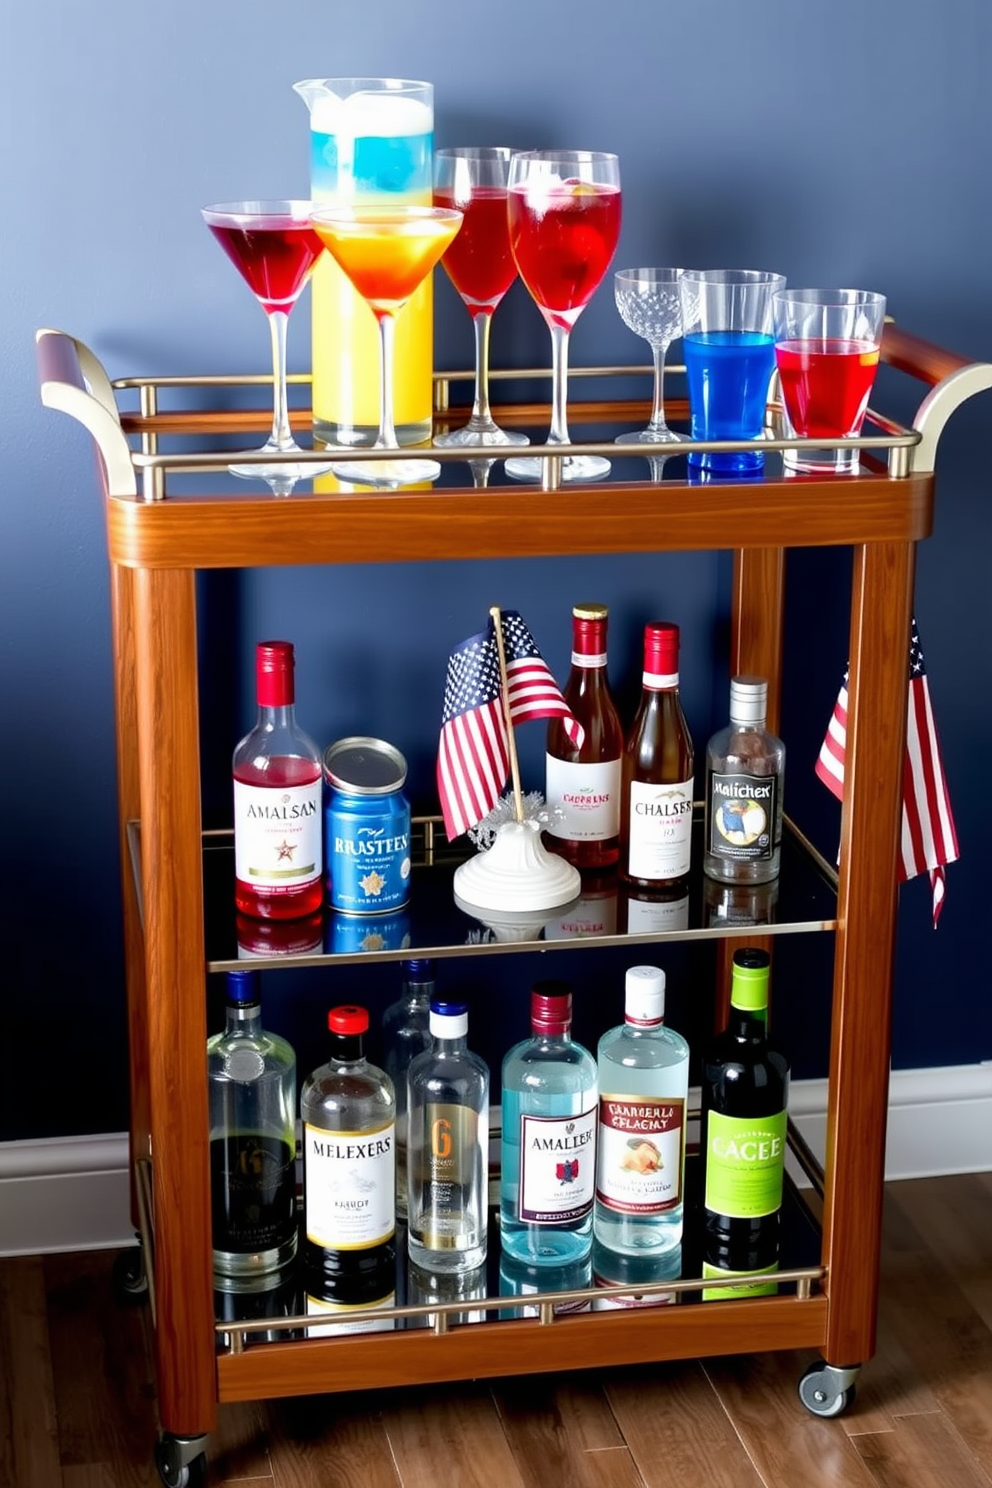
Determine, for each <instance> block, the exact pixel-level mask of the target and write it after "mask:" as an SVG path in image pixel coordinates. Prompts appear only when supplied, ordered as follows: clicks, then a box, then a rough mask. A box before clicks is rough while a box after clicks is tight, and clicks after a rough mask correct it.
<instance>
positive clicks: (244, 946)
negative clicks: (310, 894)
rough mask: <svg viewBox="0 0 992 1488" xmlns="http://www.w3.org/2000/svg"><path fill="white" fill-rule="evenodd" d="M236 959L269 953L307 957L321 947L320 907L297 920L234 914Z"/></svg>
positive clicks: (322, 927) (253, 958) (271, 954)
mask: <svg viewBox="0 0 992 1488" xmlns="http://www.w3.org/2000/svg"><path fill="white" fill-rule="evenodd" d="M235 926H236V930H237V936H238V960H239V961H258V960H263V959H266V958H268V957H271V956H306V955H309V954H311V953H312V952H313V951H320V950H322V949H323V946H324V915H323V911H322V910H318V911H317V912H316V914H312V915H306V916H305V917H304V918H303V919H299V920H254V919H252V918H251V916H250V915H243V914H239V915H237V916H236V920H235Z"/></svg>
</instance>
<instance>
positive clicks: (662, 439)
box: [613, 269, 684, 444]
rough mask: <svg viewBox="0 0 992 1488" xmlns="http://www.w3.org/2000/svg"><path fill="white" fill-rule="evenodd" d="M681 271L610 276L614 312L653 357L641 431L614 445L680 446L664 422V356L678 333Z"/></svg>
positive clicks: (638, 271) (624, 271)
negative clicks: (647, 412)
mask: <svg viewBox="0 0 992 1488" xmlns="http://www.w3.org/2000/svg"><path fill="white" fill-rule="evenodd" d="M681 276H682V270H681V269H618V270H617V272H616V273H615V274H614V276H613V292H614V294H615V296H616V301H617V309H618V310H619V311H620V317H621V319H622V320H623V323H624V325H625V326H628V327H629V329H630V330H632V331H633V332H634V335H635V336H641V337H643V339H644V340H645V341H646V342H647V343H648V345H649V346H650V348H651V354H652V356H653V358H654V399H653V401H652V404H651V419H650V422H649V423H648V425H647V428H645V429H635V430H633V431H631V432H630V433H627V434H618V435H617V437H616V443H617V444H681V443H683V440H684V436H683V435H682V434H675V433H673V432H672V430H671V429H670V428H669V427H668V425H667V424H666V423H665V389H664V382H665V354H666V352H667V351H668V348H669V347H670V346H671V344H672V342H673V341H674V340H675V339H676V338H677V337H678V336H681V334H682V302H681V300H680V298H679V279H680V278H681Z"/></svg>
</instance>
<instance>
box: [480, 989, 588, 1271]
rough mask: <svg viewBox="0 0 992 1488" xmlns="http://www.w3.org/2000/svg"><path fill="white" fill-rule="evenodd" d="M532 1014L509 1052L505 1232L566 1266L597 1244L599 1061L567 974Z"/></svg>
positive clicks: (505, 1237) (536, 1258)
mask: <svg viewBox="0 0 992 1488" xmlns="http://www.w3.org/2000/svg"><path fill="white" fill-rule="evenodd" d="M530 1016H531V1037H530V1038H528V1039H524V1040H523V1041H522V1042H521V1043H519V1044H515V1045H514V1047H513V1048H512V1049H511V1050H510V1051H509V1053H508V1054H507V1055H506V1058H505V1059H504V1060H503V1099H502V1138H501V1159H502V1161H501V1178H500V1235H501V1241H502V1246H503V1250H504V1252H506V1253H507V1254H508V1255H510V1256H512V1257H514V1258H516V1259H517V1260H522V1261H527V1262H529V1263H530V1264H531V1265H546V1266H562V1265H564V1264H566V1263H567V1262H569V1261H574V1260H581V1259H584V1258H585V1257H587V1256H589V1255H590V1253H591V1250H592V1206H593V1199H594V1196H595V1187H596V1115H597V1109H598V1097H597V1090H598V1087H597V1080H596V1061H595V1059H594V1058H593V1056H592V1055H591V1054H590V1053H589V1050H588V1049H585V1048H583V1046H582V1045H581V1044H577V1043H575V1042H573V1040H572V1036H571V1027H572V994H571V991H570V989H569V988H568V986H567V985H566V984H565V983H564V982H538V983H537V985H536V986H535V987H534V989H533V991H532V992H531V1012H530Z"/></svg>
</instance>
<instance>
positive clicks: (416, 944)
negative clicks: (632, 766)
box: [129, 807, 837, 972]
mask: <svg viewBox="0 0 992 1488" xmlns="http://www.w3.org/2000/svg"><path fill="white" fill-rule="evenodd" d="M694 833H695V837H694V844H693V854H692V860H693V863H694V864H695V865H697V866H696V867H694V869H693V872H692V873H691V874H690V877H689V881H688V889H687V892H684V893H681V892H680V893H679V894H677V895H667V896H653V897H651V896H641V895H639V894H637V893H636V892H634V891H632V890H630V889H629V888H628V887H627V886H626V885H624V884H622V883H621V882H620V880H619V877H618V875H617V874H616V873H615V872H607V873H604V874H601V875H599V876H597V877H595V878H592V877H584V879H583V884H582V889H581V891H580V894H579V896H578V898H577V899H575V900H572V901H571V902H570V903H569V904H567V905H561V906H558V907H557V908H556V909H551V910H547V911H541V912H532V913H530V914H529V915H528V916H527V917H526V919H522V918H521V917H520V916H516V917H515V922H512V923H511V922H507V921H503V922H501V921H500V920H499V919H498V917H497V916H495V915H494V914H490V915H488V917H486V916H485V912H484V911H481V910H480V911H478V913H474V912H470V911H469V910H468V909H467V908H461V907H459V904H458V902H456V899H455V894H454V889H453V879H454V872H455V869H456V868H457V866H458V864H459V863H461V862H463V861H464V859H465V857H466V843H465V841H464V839H461V841H460V842H459V843H456V844H455V845H454V846H452V845H449V844H448V843H447V842H446V840H445V838H444V832H443V828H442V827H441V824H440V821H439V820H437V819H435V818H432V817H425V818H416V819H415V820H414V823H413V860H414V861H413V871H412V875H411V881H412V887H411V894H410V902H409V904H407V905H406V906H405V907H404V908H403V909H401V910H397V911H395V912H394V913H387V914H382V915H365V916H360V915H347V914H340V913H338V912H336V911H333V910H330V909H325V910H323V911H321V912H319V913H318V914H316V915H313V916H311V917H309V918H308V919H305V920H293V921H284V922H282V923H279V922H275V921H256V920H250V919H248V918H247V917H245V916H240V915H236V914H235V909H234V838H233V832H231V831H217V832H206V833H204V835H203V884H204V900H205V911H206V913H205V921H206V931H205V933H206V953H207V970H208V971H211V972H221V971H234V970H237V969H238V968H239V967H243V966H244V965H245V963H246V961H252V962H253V963H254V964H256V965H258V966H264V965H266V964H271V965H273V966H277V965H278V966H282V967H285V966H320V965H342V964H346V963H349V962H352V963H357V962H362V961H368V960H376V961H398V960H402V959H404V958H406V957H408V956H432V957H435V958H437V957H445V956H464V955H472V956H475V955H493V954H500V953H502V954H505V953H508V952H514V951H525V950H528V949H540V950H544V951H548V950H566V949H575V946H576V944H577V943H578V942H582V944H583V945H597V946H621V947H622V946H631V945H637V944H641V945H647V944H655V943H657V942H659V941H668V940H673V941H691V940H712V939H719V938H721V937H727V936H735V935H740V934H742V933H745V932H747V931H751V930H755V929H758V930H760V933H761V934H762V935H791V934H805V933H808V932H810V931H821V930H833V929H835V928H836V925H837V920H836V914H837V902H836V876H835V874H834V873H833V871H832V870H831V868H830V866H829V864H827V863H826V862H825V860H824V859H822V858H821V857H820V856H819V854H818V853H816V851H815V850H814V849H813V848H812V847H811V846H810V844H809V843H808V842H807V841H806V839H805V838H804V837H803V836H802V834H801V833H799V832H798V830H797V829H796V828H795V826H794V825H793V824H792V823H791V822H789V821H788V820H787V821H786V824H785V831H784V834H783V843H782V870H781V873H780V875H779V877H778V879H777V880H776V881H775V882H773V883H771V884H762V885H753V886H751V885H726V884H718V883H716V882H715V881H713V880H711V879H708V878H706V877H705V875H704V874H703V873H702V870H701V868H700V867H699V866H698V865H699V864H700V863H701V862H702V856H703V853H702V822H701V812H700V810H699V808H698V807H697V812H696V821H695V823H694ZM129 839H130V843H131V853H132V861H133V863H134V865H135V871H136V872H137V873H138V881H139V885H140V871H139V870H138V864H139V863H140V829H139V826H138V824H137V823H136V822H132V823H131V824H130V829H129Z"/></svg>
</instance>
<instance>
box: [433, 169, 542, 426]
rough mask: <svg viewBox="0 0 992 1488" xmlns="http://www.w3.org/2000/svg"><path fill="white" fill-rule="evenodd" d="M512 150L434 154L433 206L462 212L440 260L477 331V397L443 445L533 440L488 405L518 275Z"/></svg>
mask: <svg viewBox="0 0 992 1488" xmlns="http://www.w3.org/2000/svg"><path fill="white" fill-rule="evenodd" d="M511 154H512V151H511V150H509V149H507V148H505V147H504V146H502V145H483V146H478V147H475V146H472V147H467V146H460V147H458V148H456V149H449V150H438V151H437V152H436V154H435V156H434V205H435V206H437V207H455V208H457V209H458V210H459V211H460V212H462V213H463V221H462V225H461V228H460V230H459V232H458V235H457V237H456V238H455V239H454V241H453V242H452V244H451V246H450V248H448V250H447V251H446V253H445V255H444V257H443V258H442V259H441V264H442V266H443V268H444V269H445V270H446V271H447V275H448V278H449V279H450V280H451V282H452V284H453V285H454V286H455V289H456V290H457V291H458V293H459V294H460V295H461V297H462V299H463V300H464V302H465V305H466V308H467V309H468V313H469V314H470V315H471V317H472V324H473V327H474V329H475V400H474V402H473V404H472V416H471V418H470V419H469V421H468V423H467V424H466V425H465V426H464V428H462V429H455V430H453V431H452V432H451V433H450V434H439V435H438V436H437V438H436V439H435V440H434V443H435V444H439V445H461V444H484V445H500V444H529V443H530V440H529V439H528V438H527V435H526V434H520V433H517V432H515V431H514V432H509V431H507V430H506V429H501V428H500V427H499V425H498V424H497V423H496V421H495V420H494V418H493V416H492V411H491V409H490V407H489V327H490V325H491V323H492V318H493V314H494V313H495V310H496V307H497V305H498V304H499V302H500V300H502V298H503V296H504V295H505V294H506V291H507V290H508V289H509V287H510V285H511V284H512V283H513V281H514V279H515V278H516V277H517V266H516V264H515V263H514V261H513V254H512V252H511V251H510V226H509V222H508V220H507V212H506V183H507V178H508V175H509V170H510V157H511Z"/></svg>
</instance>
